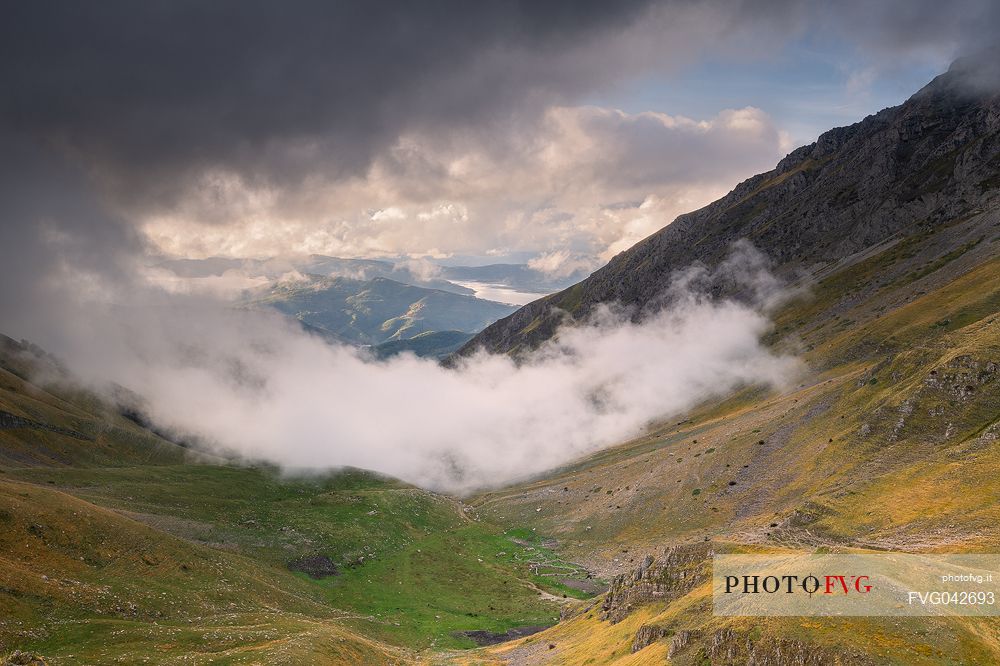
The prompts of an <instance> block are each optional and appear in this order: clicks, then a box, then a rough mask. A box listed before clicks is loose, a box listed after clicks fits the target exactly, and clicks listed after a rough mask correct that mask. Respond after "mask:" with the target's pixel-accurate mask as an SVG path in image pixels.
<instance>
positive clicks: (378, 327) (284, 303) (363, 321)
mask: <svg viewBox="0 0 1000 666" xmlns="http://www.w3.org/2000/svg"><path fill="white" fill-rule="evenodd" d="M246 305H247V306H248V307H270V308H274V309H276V310H278V311H279V312H283V313H285V314H287V315H289V316H291V317H294V318H296V319H298V320H299V321H301V322H302V323H303V324H305V325H307V326H308V327H309V328H311V329H315V330H317V331H320V332H323V333H326V334H329V335H331V336H333V337H334V338H336V339H338V340H341V341H344V342H348V343H351V344H356V345H379V344H381V343H384V342H390V341H402V340H406V339H408V338H415V337H417V336H420V335H422V334H429V333H448V334H449V335H446V336H443V338H441V339H443V340H444V341H445V344H444V347H446V348H452V347H454V346H455V343H456V341H457V339H458V338H457V337H456V336H455V334H456V333H457V334H458V335H460V336H465V337H468V336H471V335H472V334H473V333H475V332H476V331H479V330H481V329H482V328H483V327H485V326H487V325H488V324H490V323H491V322H493V321H496V320H497V319H498V318H500V317H504V316H506V315H508V314H510V313H511V312H513V311H514V309H515V306H512V305H506V304H504V303H495V302H493V301H485V300H483V299H480V298H475V297H473V296H467V295H464V294H455V293H452V292H449V291H443V290H440V289H427V288H424V287H417V286H413V285H408V284H403V283H401V282H397V281H395V280H390V279H388V278H384V277H377V278H374V279H371V280H355V279H351V278H345V277H323V276H319V275H313V276H309V277H308V279H307V280H305V281H295V282H290V283H280V284H278V285H276V286H274V287H272V288H271V289H270V290H269V291H268V292H267V294H266V295H264V296H261V297H259V298H256V299H254V300H252V301H249V302H248V303H246ZM439 337H440V336H439ZM435 339H436V338H435ZM431 340H432V339H428V338H423V339H422V341H421V342H420V343H415V344H414V345H411V348H412V350H414V351H417V350H419V351H421V352H426V353H428V354H432V355H433V353H434V350H436V349H437V348H438V345H436V344H431ZM436 340H438V342H440V341H441V340H440V339H436ZM397 347H398V346H397Z"/></svg>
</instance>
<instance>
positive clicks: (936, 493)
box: [472, 213, 1000, 664]
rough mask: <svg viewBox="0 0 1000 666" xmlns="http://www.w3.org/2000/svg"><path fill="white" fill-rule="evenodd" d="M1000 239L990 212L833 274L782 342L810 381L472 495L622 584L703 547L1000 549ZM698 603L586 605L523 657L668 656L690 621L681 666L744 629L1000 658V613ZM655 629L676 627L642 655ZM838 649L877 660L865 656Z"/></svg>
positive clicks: (720, 654) (755, 393) (899, 240)
mask: <svg viewBox="0 0 1000 666" xmlns="http://www.w3.org/2000/svg"><path fill="white" fill-rule="evenodd" d="M998 247H1000V226H998V216H997V215H996V214H995V213H984V214H977V215H974V216H968V217H963V218H960V219H956V220H953V221H952V222H951V223H950V224H948V225H944V226H936V227H928V228H924V229H920V230H918V231H917V232H916V233H913V234H909V235H899V236H896V237H894V238H892V239H890V240H889V241H888V242H886V243H884V244H882V245H880V246H878V247H876V248H873V249H871V250H869V251H866V252H864V253H859V254H858V255H856V256H853V257H851V258H849V259H846V260H844V261H842V262H839V263H838V264H837V265H831V266H828V267H826V268H825V269H824V270H822V271H818V272H817V273H816V275H815V277H814V278H813V279H812V280H810V281H808V282H807V284H808V291H807V293H805V294H802V295H800V296H799V297H797V298H795V299H794V300H792V301H791V302H789V303H788V304H787V305H785V306H784V307H783V308H781V309H780V310H779V311H778V312H777V313H776V314H775V317H774V319H775V330H774V332H773V333H772V335H771V336H770V337H769V340H768V342H769V344H771V345H773V346H775V347H776V348H779V349H784V350H791V351H797V352H798V353H799V354H800V355H801V357H802V358H803V360H804V363H805V368H804V371H803V374H802V375H801V377H800V379H799V381H798V383H797V384H796V385H795V386H792V387H790V388H789V389H788V390H786V391H782V392H764V391H763V390H760V389H754V388H750V387H748V388H746V389H744V390H743V391H741V392H739V393H737V394H736V395H734V396H731V397H729V398H728V399H726V400H724V401H720V402H714V403H712V404H706V405H703V406H702V407H700V408H699V409H697V410H695V411H694V412H692V413H690V414H684V415H680V416H679V417H677V418H676V419H674V420H672V421H671V422H670V423H666V424H661V425H660V426H657V427H654V428H653V429H651V431H650V432H649V434H648V435H646V436H644V437H641V438H639V439H637V440H635V441H632V442H629V443H627V444H624V445H623V446H620V447H617V448H614V449H611V450H608V451H605V452H603V453H601V454H598V455H595V456H593V457H591V458H589V459H586V460H584V461H581V462H580V463H578V464H575V465H572V466H570V467H568V468H566V469H564V470H560V471H558V472H556V473H554V474H552V475H551V476H549V477H546V478H544V479H539V480H535V481H532V482H528V483H525V484H521V485H519V486H517V487H513V488H508V489H505V490H502V491H497V492H493V493H487V494H484V495H482V496H480V497H478V498H475V500H473V502H472V503H473V505H474V506H476V507H477V509H478V510H479V511H480V512H481V513H482V514H483V515H485V516H488V517H489V518H490V519H493V520H497V521H500V522H504V521H506V522H511V523H518V524H527V525H530V526H532V527H534V528H535V530H536V532H537V533H538V534H542V535H545V536H546V537H551V538H554V539H555V540H557V541H558V542H559V547H558V550H559V552H560V553H562V554H563V555H564V556H565V557H567V558H570V559H573V560H576V561H580V562H582V563H584V564H586V565H588V566H590V567H591V568H592V570H594V571H598V572H601V573H602V574H603V575H604V576H606V577H611V576H612V575H614V574H617V573H621V572H625V571H631V570H633V569H635V568H636V567H637V566H639V564H640V563H641V562H642V560H643V558H644V557H645V556H646V555H647V554H658V553H661V552H662V551H663V549H664V548H665V547H669V546H674V545H684V544H688V545H689V546H691V547H693V546H695V545H698V544H702V545H704V546H705V547H711V548H722V549H725V548H743V547H747V546H752V547H754V548H766V549H771V548H796V549H815V548H832V549H843V548H863V549H876V550H884V549H892V550H907V551H921V552H928V551H930V552H933V551H947V552H955V551H958V552H961V551H975V552H997V549H998V548H1000V383H998V380H1000V259H998V258H997V256H996V255H997V249H998ZM696 597H697V592H696V591H692V593H691V594H690V595H687V596H685V597H684V598H683V599H681V600H678V601H675V602H674V603H672V604H670V603H661V604H659V605H657V604H655V603H654V604H652V605H643V604H640V605H639V607H637V608H636V609H635V610H634V613H630V614H628V615H627V617H626V618H625V619H624V620H622V621H621V622H620V623H617V624H612V623H611V622H610V621H607V620H600V619H599V618H598V617H597V615H598V614H597V612H596V611H594V612H593V613H584V614H583V615H582V616H580V617H577V618H575V619H573V620H571V621H569V622H567V623H564V624H561V625H559V626H558V627H556V628H554V629H550V630H548V631H546V632H544V633H542V634H538V635H537V636H535V637H532V638H530V639H525V640H524V641H522V643H524V644H525V645H524V646H523V647H518V648H516V650H523V653H522V652H512V653H510V654H513V655H520V656H519V657H518V658H523V660H524V662H525V663H536V662H537V663H544V662H546V661H550V660H551V661H554V662H556V663H581V664H582V663H606V662H608V663H623V664H627V663H650V661H649V660H654V661H655V660H659V659H664V658H666V655H667V653H668V652H671V643H672V641H673V640H674V639H673V636H676V635H677V633H678V632H680V631H690V632H691V636H690V637H689V641H690V645H691V647H690V649H677V648H675V650H673V652H674V655H673V658H672V661H671V663H681V664H686V663H699V664H700V663H711V664H722V663H741V662H740V661H739V659H736V660H734V661H733V660H731V661H726V659H727V657H725V655H726V654H727V652H726V651H725V650H722V648H721V647H720V645H724V644H727V643H728V642H732V641H735V643H734V645H736V644H738V645H741V646H742V648H740V649H744V650H745V649H751V648H747V646H748V645H750V646H756V647H754V648H752V649H757V650H759V651H760V652H759V654H758V655H757V658H760V657H761V656H762V655H766V654H767V650H769V649H771V648H775V649H783V650H784V651H785V652H784V654H786V655H787V654H789V652H788V650H789V649H792V647H795V646H796V645H799V644H802V645H803V646H804V647H803V648H802V649H804V650H805V651H806V653H807V654H809V655H812V657H810V658H813V659H815V661H807V662H804V663H823V664H825V663H896V664H908V663H942V664H945V663H996V662H997V661H998V660H1000V649H998V632H1000V623H998V622H997V621H996V620H993V619H982V620H956V621H949V622H939V621H930V620H926V619H877V618H876V619H857V620H850V621H848V620H843V621H842V620H831V619H815V620H811V621H803V622H799V621H794V622H785V621H776V620H766V621H763V620H762V621H749V620H747V621H739V622H736V621H733V620H726V621H723V620H721V619H719V618H712V617H711V606H710V600H709V599H707V598H703V599H701V600H700V601H697V600H696ZM696 601H697V603H696ZM686 604H695V606H694V607H692V608H689V607H687V606H686ZM697 604H700V605H697ZM588 614H589V615H591V617H587V616H588ZM644 623H653V624H656V623H659V624H661V625H663V626H664V627H667V629H666V630H665V632H666V633H665V634H664V636H663V637H662V638H658V639H654V640H653V641H652V643H651V644H650V646H649V647H645V648H643V649H642V650H641V651H639V652H637V653H635V655H633V653H632V647H633V642H634V641H635V639H636V637H637V632H638V629H639V626H640V625H642V624H644ZM727 632H729V633H727ZM733 632H735V633H733ZM845 635H847V636H850V637H852V638H850V640H847V639H845V638H844V636H845ZM734 636H735V637H734ZM845 640H846V643H845ZM549 644H555V645H556V647H555V648H553V649H552V650H549V649H548V645H549ZM833 644H838V645H840V646H841V647H844V645H846V644H850V645H849V646H850V647H851V648H852V649H854V648H856V650H857V654H856V655H855V656H854V657H853V658H852V659H847V657H845V656H844V655H845V654H846V653H843V652H837V651H836V650H833V651H830V650H829V649H828V648H830V647H831V646H832V645H833ZM713 645H714V646H715V648H713ZM532 646H533V647H532ZM539 646H542V648H544V649H542V648H539ZM769 646H770V647H769ZM782 646H784V647H782ZM790 646H791V647H790ZM902 646H908V647H906V649H905V650H904V649H902ZM731 647H732V646H731ZM507 649H508V648H503V649H502V650H501V649H499V648H498V649H494V650H493V652H492V653H491V654H494V655H496V654H501V653H506V652H505V651H506V650H507ZM511 649H514V648H511ZM733 649H736V648H733ZM795 649H798V648H795ZM713 650H714V651H713ZM737 653H738V651H737ZM595 655H599V656H595ZM508 656H510V655H508ZM744 658H746V656H745V654H744ZM730 659H732V658H731V657H730ZM837 659H840V661H837ZM588 660H589V661H588ZM615 660H619V661H617V662H616V661H615ZM774 663H782V662H780V661H777V662H774ZM794 663H803V662H797V661H796V662H794Z"/></svg>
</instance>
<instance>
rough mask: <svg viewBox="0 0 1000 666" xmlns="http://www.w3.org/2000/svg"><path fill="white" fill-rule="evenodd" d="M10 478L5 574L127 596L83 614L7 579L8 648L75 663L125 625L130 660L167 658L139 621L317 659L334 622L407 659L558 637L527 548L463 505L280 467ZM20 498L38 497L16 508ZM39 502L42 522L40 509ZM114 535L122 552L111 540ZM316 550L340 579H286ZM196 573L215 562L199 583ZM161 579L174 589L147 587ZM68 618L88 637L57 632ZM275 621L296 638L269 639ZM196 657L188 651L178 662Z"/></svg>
mask: <svg viewBox="0 0 1000 666" xmlns="http://www.w3.org/2000/svg"><path fill="white" fill-rule="evenodd" d="M0 478H4V479H8V480H7V481H5V483H6V484H7V487H8V488H10V492H9V497H10V499H11V503H10V504H9V505H8V506H5V507H4V510H5V513H4V514H3V515H5V516H8V518H9V520H10V521H11V523H12V524H11V525H9V526H7V527H6V528H5V531H6V532H7V533H8V534H9V538H10V539H11V545H10V552H9V553H8V547H7V546H5V547H4V549H3V552H4V559H5V560H7V562H5V564H10V565H11V566H16V567H17V568H24V567H25V566H28V565H27V563H30V568H31V575H30V576H29V577H28V579H29V580H31V581H32V582H31V584H32V585H39V584H40V583H38V581H37V580H35V579H37V578H40V577H41V576H42V575H46V576H48V577H49V578H50V579H55V578H56V577H58V578H60V579H61V578H67V579H81V580H85V581H87V585H89V586H91V587H93V588H94V589H101V588H103V587H107V586H110V588H111V589H112V593H111V598H113V599H114V603H111V602H108V603H106V604H98V605H93V604H87V603H78V602H79V600H78V599H77V598H76V597H62V598H56V599H53V598H52V597H51V596H50V595H49V594H41V595H38V594H35V593H28V592H26V591H24V590H21V589H19V588H17V587H11V583H8V584H7V587H8V588H9V589H7V590H6V592H5V593H2V594H0V600H2V601H0V603H9V604H12V605H13V606H14V607H16V609H17V613H18V615H19V616H23V619H22V622H23V623H24V624H23V625H18V626H17V627H4V626H2V625H0V644H2V645H5V646H6V647H8V648H9V647H13V646H15V645H17V646H28V647H32V648H35V649H38V650H39V651H41V652H43V653H45V654H47V655H50V656H56V657H58V656H60V655H62V656H65V655H66V654H67V653H72V654H78V653H80V652H81V651H82V650H84V649H85V648H87V647H91V648H93V649H95V650H96V649H98V647H99V646H105V645H106V643H107V639H108V635H107V632H108V631H109V630H112V628H114V630H115V631H118V632H120V633H119V634H116V635H120V636H121V641H119V643H120V649H121V650H123V651H126V650H127V652H122V653H121V654H131V651H132V650H134V649H138V648H137V646H143V647H142V650H151V651H154V652H155V649H156V648H155V645H154V644H152V643H149V641H151V640H157V641H158V640H160V638H159V637H158V636H155V635H147V633H146V631H145V630H144V629H143V630H142V631H139V626H138V625H133V624H130V623H129V621H131V620H133V619H139V618H155V619H157V620H158V621H159V622H160V623H161V624H162V623H180V624H182V625H184V628H183V631H181V632H180V633H181V634H184V635H185V636H191V637H193V636H196V635H198V634H200V633H203V632H205V631H208V628H209V627H212V626H215V625H217V624H218V625H230V624H233V625H234V627H235V628H233V629H232V630H231V631H233V632H235V633H239V632H243V631H245V630H246V628H247V627H248V626H251V625H254V626H256V625H258V624H259V625H260V626H259V627H258V629H259V631H260V632H262V633H260V636H261V638H260V640H261V641H263V640H265V638H264V637H271V639H274V640H277V641H278V643H279V644H283V643H284V642H285V641H286V640H290V638H291V637H292V636H298V638H297V639H296V640H297V642H298V644H299V645H300V647H301V649H312V648H311V647H310V646H313V647H316V646H315V645H313V638H315V636H313V633H312V631H313V630H312V629H310V627H313V628H315V627H316V626H318V625H317V623H319V625H323V626H324V627H325V625H328V624H330V625H334V624H335V625H336V627H337V631H339V632H342V633H344V634H348V635H352V636H355V638H356V637H357V636H358V635H363V636H366V637H368V638H367V639H366V640H369V639H370V640H373V641H378V643H377V646H378V647H379V650H381V652H380V654H381V653H386V654H394V652H393V649H392V648H389V647H388V644H394V645H402V646H405V647H408V648H411V649H422V648H429V647H447V648H456V647H471V646H473V643H472V641H471V640H470V639H468V638H465V637H463V636H461V635H459V634H458V633H457V632H460V631H466V630H472V629H488V630H492V631H499V632H502V631H506V630H507V629H509V628H511V627H516V626H524V625H538V624H543V625H547V624H552V623H553V622H555V620H556V619H557V618H558V614H559V613H558V604H556V603H555V602H554V601H553V600H551V599H550V598H548V597H545V598H543V596H542V595H541V594H540V590H539V589H538V588H537V587H536V586H535V582H534V579H533V577H532V576H531V575H530V573H529V571H528V569H527V566H526V565H525V564H524V559H525V557H524V556H525V549H524V548H523V547H520V546H518V545H516V544H514V543H513V542H512V541H511V540H510V539H509V538H508V537H507V536H505V535H504V534H503V533H502V532H501V530H500V529H499V528H497V527H495V526H493V525H490V524H487V523H483V522H480V521H476V520H474V519H472V518H469V517H467V516H466V515H465V513H464V512H463V511H462V510H461V509H460V508H459V507H458V506H457V505H456V504H455V503H454V502H453V501H451V500H449V499H447V498H442V497H439V496H435V495H433V494H430V493H426V492H423V491H418V490H416V489H414V488H411V487H408V486H405V485H403V484H400V483H398V482H395V481H392V480H386V479H380V478H376V477H372V476H370V475H367V474H361V473H345V474H340V475H335V476H333V477H327V478H323V479H313V480H288V479H280V478H277V477H275V476H274V475H273V473H271V472H269V471H267V470H257V469H249V468H233V467H224V466H208V465H203V466H199V465H191V464H189V465H162V466H147V467H124V468H62V469H58V468H22V469H7V470H5V471H4V472H3V474H2V475H0ZM20 489H24V492H27V493H29V494H30V495H31V496H32V497H33V498H34V499H32V500H31V501H30V502H18V501H16V497H17V493H18V492H21V490H20ZM36 504H37V506H39V507H45V511H44V512H43V513H36V512H32V511H29V505H36ZM62 505H67V506H70V505H71V506H73V507H75V508H74V510H76V511H78V512H80V511H86V512H88V514H91V513H92V514H94V515H97V516H100V517H101V521H104V522H85V523H84V524H83V525H80V526H76V527H75V528H74V527H73V526H71V525H70V523H71V522H72V521H74V520H75V518H70V516H71V515H72V511H70V512H69V515H67V512H66V511H64V512H62V513H61V514H58V513H53V512H52V511H50V510H49V509H50V508H51V507H53V506H62ZM109 509H110V511H109ZM112 523H113V525H112ZM112 532H113V533H115V535H116V539H121V540H123V541H122V544H121V546H120V547H117V546H115V545H113V544H111V545H109V544H108V543H107V542H106V541H105V539H106V538H107V537H106V536H105V535H106V534H109V533H112ZM50 537H51V538H50ZM21 541H24V542H25V544H26V546H25V547H26V548H29V549H28V550H25V551H24V553H23V554H19V553H18V551H17V549H16V548H14V546H15V544H20V542H21ZM77 541H79V545H74V544H76V542H77ZM88 544H89V545H88ZM147 544H149V545H147ZM66 553H68V559H67V558H66V557H63V554H66ZM78 553H79V554H78ZM317 554H318V555H325V556H328V557H330V558H331V559H332V560H333V561H334V562H336V563H337V565H338V566H339V567H340V568H341V570H342V572H343V573H342V575H340V576H334V577H329V578H325V579H322V580H313V579H311V578H309V577H308V576H306V575H304V574H298V573H296V574H293V573H291V572H289V571H287V568H286V563H287V562H289V561H291V560H294V559H296V558H299V557H303V556H310V555H317ZM147 556H148V561H147ZM79 557H83V558H84V559H83V560H82V561H81V560H79V559H78V558H79ZM192 562H210V563H212V564H210V565H206V567H207V569H206V570H205V571H204V572H203V573H204V576H199V575H196V573H192V572H200V571H201V570H200V569H196V568H194V567H195V565H194V564H192ZM15 563H16V564H15ZM181 564H186V565H187V566H188V567H190V568H189V569H182V568H180V567H181ZM151 574H156V575H159V576H161V577H162V578H163V580H162V581H161V582H157V583H156V584H155V586H152V587H150V585H151V583H150V580H149V576H150V575H151ZM22 578H23V576H21V575H18V576H17V579H22ZM223 579H224V580H223ZM220 581H222V582H220ZM45 585H48V586H50V587H51V586H52V583H46V584H45ZM43 587H44V585H43ZM119 588H120V589H119ZM216 588H219V589H218V590H217V589H216ZM45 589H46V590H48V588H45ZM224 592H225V594H224ZM203 596H204V597H206V598H205V599H202V597H203ZM132 604H134V607H133V606H132ZM233 604H235V605H233ZM122 609H125V610H122ZM334 609H339V610H334ZM233 613H235V614H236V615H238V617H235V618H232V619H231V618H230V617H229V616H230V615H231V614H233ZM67 614H68V616H69V617H71V618H72V619H73V620H74V622H75V625H74V626H78V627H79V629H78V630H76V631H74V632H71V633H67V632H65V631H64V630H62V629H60V630H59V631H52V630H51V628H52V627H53V626H56V625H60V623H61V622H62V621H63V619H65V618H64V616H65V615H67ZM133 614H135V615H134V617H133ZM274 618H281V620H280V623H279V624H280V625H284V626H286V629H278V628H274V627H272V628H270V629H267V630H266V631H265V628H266V627H267V626H269V625H272V624H273V622H274ZM22 627H24V629H22ZM43 628H49V629H48V631H47V632H45V631H43V633H45V635H39V634H38V632H39V631H40V630H43ZM220 631H222V630H221V629H220ZM323 631H326V629H325V628H324V629H323ZM323 631H321V632H320V634H322V633H323ZM289 632H291V633H289ZM352 632H353V633H352ZM225 634H226V631H223V636H224V635H225ZM253 635H256V634H253ZM271 639H268V640H271ZM279 639H280V640H279ZM190 640H195V638H190ZM251 640H256V639H251ZM167 642H169V641H167ZM213 642H214V641H213ZM223 642H225V641H223ZM115 644H118V643H115ZM101 649H108V650H112V651H111V652H110V653H108V654H114V652H113V650H114V649H116V648H113V647H112V648H105V647H102V648H101ZM186 649H190V645H188V644H186V643H183V642H181V643H178V646H177V650H178V651H183V650H186ZM317 649H318V648H317ZM71 661H72V660H70V662H71ZM376 661H377V660H376ZM332 662H334V663H335V662H336V660H332Z"/></svg>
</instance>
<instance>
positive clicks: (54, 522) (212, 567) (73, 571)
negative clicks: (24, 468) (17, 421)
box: [0, 480, 405, 664]
mask: <svg viewBox="0 0 1000 666" xmlns="http://www.w3.org/2000/svg"><path fill="white" fill-rule="evenodd" d="M0 526H2V530H0V561H2V566H0V586H2V590H0V652H5V651H7V650H9V649H12V648H13V647H22V648H30V649H32V650H35V651H37V652H38V653H41V654H43V655H45V656H46V657H47V658H48V659H49V660H50V662H51V663H54V664H100V663H116V662H120V661H121V660H122V659H124V661H125V662H126V663H138V662H147V663H177V662H178V661H180V660H181V659H182V658H183V659H184V660H185V663H279V662H283V663H329V664H347V663H359V664H364V663H370V664H382V663H392V662H394V661H395V662H397V663H399V662H402V661H403V658H404V657H405V654H404V653H403V652H400V651H398V650H395V649H393V648H389V647H387V646H386V645H383V644H379V643H376V642H374V641H371V640H369V639H367V638H364V637H362V636H360V635H358V634H357V633H354V632H352V631H350V630H348V629H346V628H345V627H344V626H343V624H342V623H341V621H340V619H339V618H342V617H343V616H345V613H343V612H339V611H336V610H334V609H332V608H331V607H330V606H329V605H328V604H327V603H325V600H324V599H323V595H322V594H321V593H320V592H319V591H318V590H317V589H315V588H314V587H313V586H311V585H310V584H309V583H308V582H306V581H304V580H300V579H299V578H297V577H296V576H294V575H293V574H291V573H289V572H283V571H281V570H280V569H276V568H273V567H269V566H266V565H265V564H261V563H258V562H255V561H254V560H253V559H251V558H248V557H244V556H241V555H239V554H235V553H229V552H225V551H223V550H221V549H213V548H207V547H203V546H198V545H194V544H192V543H190V542H188V541H185V540H183V539H179V538H176V537H173V536H170V535H168V534H165V533H163V532H161V531H158V530H155V529H153V528H151V527H148V526H146V525H143V524H141V523H138V522H136V521H133V520H130V519H128V518H125V517H123V516H121V515H120V514H118V513H116V512H113V511H110V510H107V509H102V508H99V507H96V506H94V505H93V504H90V503H88V502H85V501H83V500H80V499H77V498H74V497H72V496H70V495H68V494H66V493H62V492H59V491H57V490H52V489H49V488H45V487H40V486H37V485H34V484H28V483H22V482H17V481H9V480H4V481H0Z"/></svg>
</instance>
